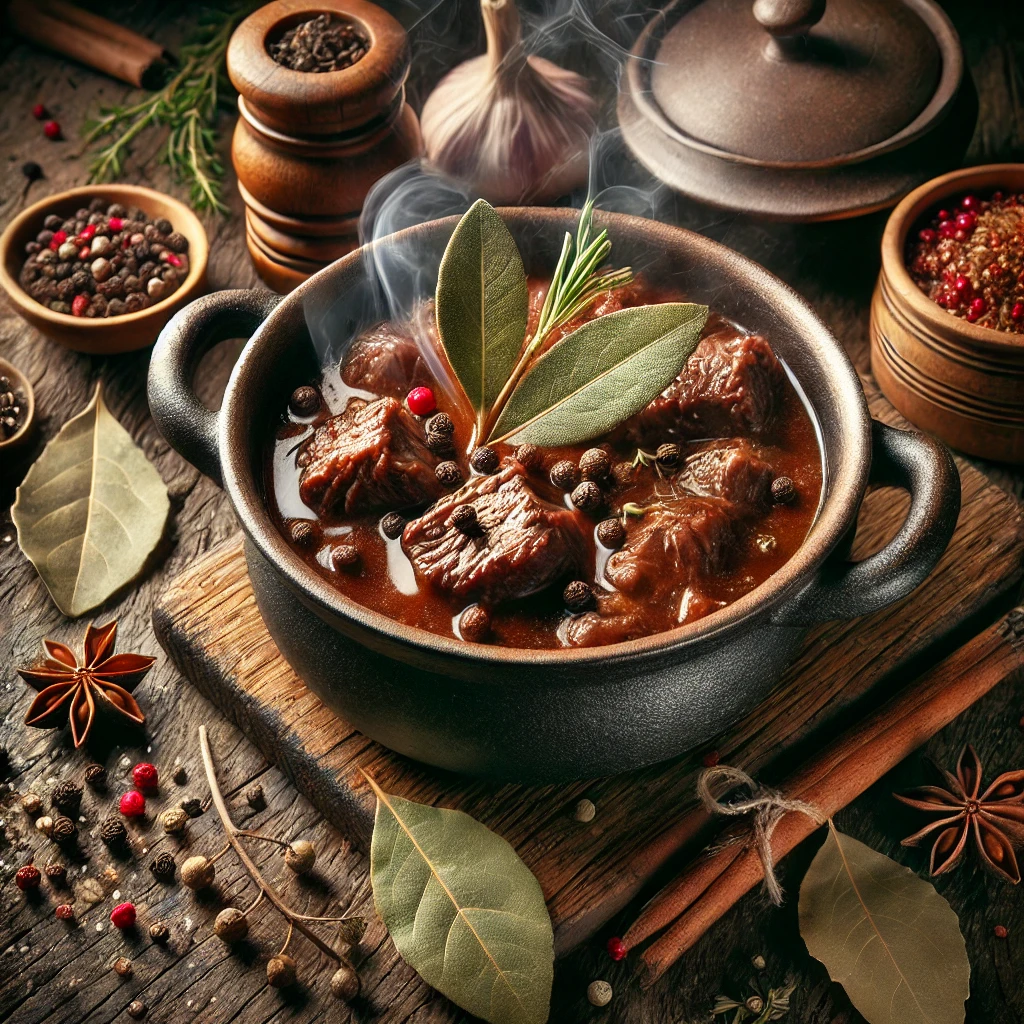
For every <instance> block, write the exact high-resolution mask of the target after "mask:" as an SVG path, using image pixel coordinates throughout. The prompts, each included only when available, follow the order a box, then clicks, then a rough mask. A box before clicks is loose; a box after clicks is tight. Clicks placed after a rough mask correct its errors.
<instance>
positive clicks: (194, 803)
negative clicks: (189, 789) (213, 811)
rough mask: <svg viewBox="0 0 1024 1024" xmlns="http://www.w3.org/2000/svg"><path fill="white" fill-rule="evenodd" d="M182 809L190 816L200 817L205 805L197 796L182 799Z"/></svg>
mask: <svg viewBox="0 0 1024 1024" xmlns="http://www.w3.org/2000/svg"><path fill="white" fill-rule="evenodd" d="M181 809H182V810H183V811H184V812H185V813H186V814H187V815H188V816H189V817H190V818H198V817H199V816H200V815H201V814H202V813H203V805H202V803H201V802H200V801H199V800H198V799H197V798H196V797H190V798H189V799H188V800H182V801H181Z"/></svg>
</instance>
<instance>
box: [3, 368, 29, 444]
mask: <svg viewBox="0 0 1024 1024" xmlns="http://www.w3.org/2000/svg"><path fill="white" fill-rule="evenodd" d="M35 425H36V399H35V393H34V392H33V391H32V385H31V384H30V383H29V380H28V378H27V377H26V376H25V375H24V374H23V373H22V372H21V371H20V370H19V369H18V368H17V367H15V366H12V365H11V364H10V363H9V362H7V360H6V359H0V464H2V463H3V462H4V461H5V457H6V456H8V455H11V454H12V453H13V452H14V451H15V450H16V449H20V448H22V447H23V446H24V444H25V442H26V441H28V440H29V438H30V437H31V436H32V433H33V431H34V428H35Z"/></svg>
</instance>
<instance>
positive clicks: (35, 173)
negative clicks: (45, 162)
mask: <svg viewBox="0 0 1024 1024" xmlns="http://www.w3.org/2000/svg"><path fill="white" fill-rule="evenodd" d="M21 173H22V174H24V175H25V177H26V178H28V180H29V181H38V180H39V179H40V178H41V177H42V176H43V169H42V167H40V166H39V164H37V163H36V162H35V160H26V161H25V162H24V163H23V164H22V165H21Z"/></svg>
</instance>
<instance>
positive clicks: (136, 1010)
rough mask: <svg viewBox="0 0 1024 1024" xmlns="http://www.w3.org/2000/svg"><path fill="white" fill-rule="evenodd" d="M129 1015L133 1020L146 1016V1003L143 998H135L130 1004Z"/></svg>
mask: <svg viewBox="0 0 1024 1024" xmlns="http://www.w3.org/2000/svg"><path fill="white" fill-rule="evenodd" d="M128 1016H129V1017H131V1018H132V1020H141V1019H142V1018H143V1017H145V1016H146V1004H145V1003H144V1002H143V1001H142V1000H141V999H133V1000H132V1001H131V1002H130V1003H129V1004H128Z"/></svg>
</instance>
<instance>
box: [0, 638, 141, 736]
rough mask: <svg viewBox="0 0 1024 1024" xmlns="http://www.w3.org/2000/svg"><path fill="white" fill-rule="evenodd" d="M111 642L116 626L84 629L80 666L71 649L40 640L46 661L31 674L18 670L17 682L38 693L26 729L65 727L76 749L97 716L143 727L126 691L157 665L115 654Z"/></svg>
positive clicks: (32, 669) (136, 655) (112, 641)
mask: <svg viewBox="0 0 1024 1024" xmlns="http://www.w3.org/2000/svg"><path fill="white" fill-rule="evenodd" d="M116 636H117V623H116V622H108V623H107V624H106V625H105V626H99V627H96V626H89V628H88V629H87V630H86V633H85V645H84V646H85V652H84V653H85V659H84V664H82V665H79V664H78V659H77V658H76V657H75V654H74V652H73V651H72V650H71V648H70V647H66V646H65V645H64V644H61V643H57V642H56V641H54V640H44V641H43V647H44V649H45V650H46V654H47V658H46V661H45V662H44V663H43V664H42V665H39V666H36V667H34V668H19V669H18V674H19V675H20V676H21V678H22V679H24V680H25V682H26V683H28V685H29V686H31V687H32V688H33V689H35V690H38V691H39V695H38V696H37V697H36V699H35V700H34V701H32V706H31V707H30V708H29V709H28V714H27V715H26V716H25V724H26V725H30V726H33V727H35V728H37V729H57V728H59V727H60V726H61V725H63V724H64V723H65V722H70V724H71V735H72V737H73V738H74V741H75V746H76V747H80V746H81V745H82V744H83V743H84V742H85V741H86V739H87V738H88V736H89V732H90V730H91V729H92V727H93V723H94V722H95V720H96V714H97V712H98V711H112V712H114V713H115V714H117V715H122V716H124V717H125V718H127V719H128V720H129V721H131V722H134V723H135V724H136V725H142V723H143V722H144V721H145V720H146V719H145V716H144V715H143V713H142V710H141V709H140V708H139V705H138V704H137V703H136V701H135V698H134V697H133V696H132V694H131V691H132V690H134V689H135V687H136V686H138V684H139V682H140V681H141V680H142V678H143V676H145V674H146V673H147V672H148V671H149V670H150V669H151V668H152V667H153V662H154V661H156V659H155V658H149V657H146V656H145V655H142V654H114V640H115V638H116Z"/></svg>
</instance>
